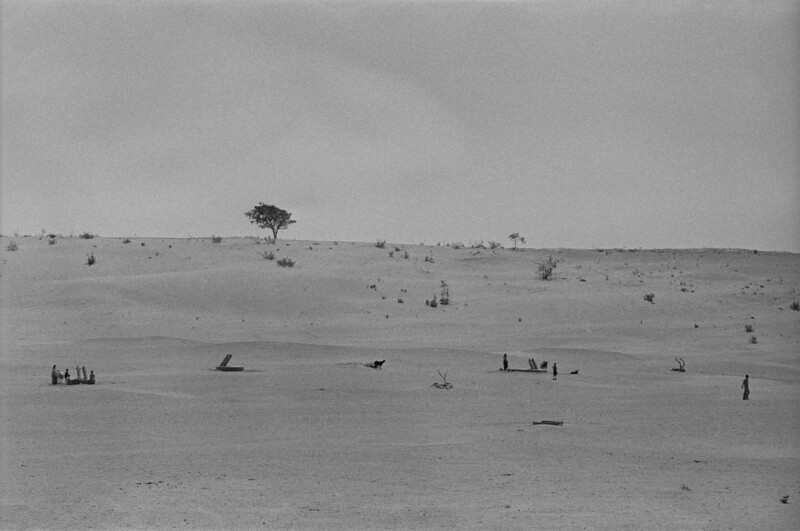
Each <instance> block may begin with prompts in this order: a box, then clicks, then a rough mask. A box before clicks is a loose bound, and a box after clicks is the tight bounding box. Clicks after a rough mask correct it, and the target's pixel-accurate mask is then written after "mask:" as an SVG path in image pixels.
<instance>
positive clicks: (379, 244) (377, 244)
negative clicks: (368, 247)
mask: <svg viewBox="0 0 800 531" xmlns="http://www.w3.org/2000/svg"><path fill="white" fill-rule="evenodd" d="M375 247H377V248H378V249H383V248H384V247H386V240H378V241H376V242H375Z"/></svg>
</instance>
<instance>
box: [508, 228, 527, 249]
mask: <svg viewBox="0 0 800 531" xmlns="http://www.w3.org/2000/svg"><path fill="white" fill-rule="evenodd" d="M508 239H509V240H512V241H513V242H514V249H516V248H517V241H521V242H522V243H525V238H523V237H522V236H520V235H519V232H513V233H511V234H509V235H508Z"/></svg>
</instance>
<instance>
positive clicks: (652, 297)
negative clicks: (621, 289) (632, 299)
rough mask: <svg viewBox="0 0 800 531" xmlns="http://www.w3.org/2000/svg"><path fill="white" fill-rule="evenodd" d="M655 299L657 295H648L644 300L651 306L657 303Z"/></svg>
mask: <svg viewBox="0 0 800 531" xmlns="http://www.w3.org/2000/svg"><path fill="white" fill-rule="evenodd" d="M655 298H656V294H655V293H648V294H647V295H645V296H644V300H646V301H647V302H649V303H650V304H655V302H654V301H653V299H655Z"/></svg>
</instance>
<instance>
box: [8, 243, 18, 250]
mask: <svg viewBox="0 0 800 531" xmlns="http://www.w3.org/2000/svg"><path fill="white" fill-rule="evenodd" d="M18 250H19V245H17V242H11V243H9V244H8V245H7V246H6V251H11V252H14V251H18Z"/></svg>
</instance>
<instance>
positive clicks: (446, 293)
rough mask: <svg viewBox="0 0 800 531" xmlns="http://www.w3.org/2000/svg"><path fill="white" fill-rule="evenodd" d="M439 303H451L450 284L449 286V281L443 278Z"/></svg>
mask: <svg viewBox="0 0 800 531" xmlns="http://www.w3.org/2000/svg"><path fill="white" fill-rule="evenodd" d="M439 304H441V305H442V306H447V305H448V304H450V286H448V285H447V282H445V281H444V280H442V292H441V294H440V296H439Z"/></svg>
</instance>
